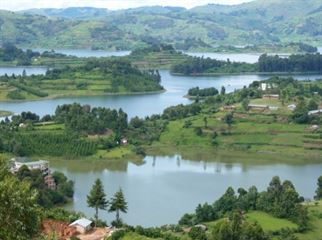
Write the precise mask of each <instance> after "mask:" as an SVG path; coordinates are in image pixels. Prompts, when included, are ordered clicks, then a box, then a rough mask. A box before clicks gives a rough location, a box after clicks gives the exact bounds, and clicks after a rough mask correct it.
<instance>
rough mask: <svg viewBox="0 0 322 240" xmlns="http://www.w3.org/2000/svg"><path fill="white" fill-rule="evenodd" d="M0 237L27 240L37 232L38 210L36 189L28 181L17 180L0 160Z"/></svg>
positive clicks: (8, 239) (9, 239) (5, 239)
mask: <svg viewBox="0 0 322 240" xmlns="http://www.w3.org/2000/svg"><path fill="white" fill-rule="evenodd" d="M0 193H1V194H0V203H1V204H0V239H2V240H11V239H17V240H27V239H32V237H33V236H34V235H35V234H36V233H37V232H38V230H39V229H38V227H39V223H40V211H39V208H38V205H37V204H36V201H37V191H36V190H30V185H29V183H27V182H25V181H19V180H18V179H17V178H16V177H14V176H12V175H11V174H10V173H9V172H7V170H6V163H5V162H4V161H2V160H0Z"/></svg>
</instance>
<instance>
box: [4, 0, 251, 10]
mask: <svg viewBox="0 0 322 240" xmlns="http://www.w3.org/2000/svg"><path fill="white" fill-rule="evenodd" d="M249 1H251V0H198V1H196V0H177V1H173V0H162V1H160V0H11V1H6V0H0V9H5V10H11V11H18V10H23V9H29V8H66V7H78V6H82V7H84V6H87V7H100V8H108V9H112V10H116V9H125V8H135V7H140V6H152V5H162V6H182V7H186V8H192V7H195V6H200V5H205V4H208V3H218V4H230V5H231V4H239V3H243V2H249Z"/></svg>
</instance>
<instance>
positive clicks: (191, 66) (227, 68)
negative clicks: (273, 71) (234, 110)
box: [171, 57, 257, 75]
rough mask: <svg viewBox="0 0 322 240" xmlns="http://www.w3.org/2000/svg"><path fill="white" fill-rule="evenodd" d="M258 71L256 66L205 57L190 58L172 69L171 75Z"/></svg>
mask: <svg viewBox="0 0 322 240" xmlns="http://www.w3.org/2000/svg"><path fill="white" fill-rule="evenodd" d="M256 70H257V68H256V64H249V63H240V62H231V61H230V60H229V59H228V60H227V61H221V60H216V59H211V58H204V57H189V58H188V59H186V60H185V61H183V62H180V63H178V64H175V65H173V66H172V67H171V73H174V74H183V75H198V74H207V73H240V72H255V71H256Z"/></svg>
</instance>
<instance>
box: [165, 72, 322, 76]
mask: <svg viewBox="0 0 322 240" xmlns="http://www.w3.org/2000/svg"><path fill="white" fill-rule="evenodd" d="M170 74H171V75H173V76H185V77H209V76H227V75H236V76H238V75H267V76H270V75H284V76H287V75H312V74H322V72H238V73H195V74H182V73H173V72H170Z"/></svg>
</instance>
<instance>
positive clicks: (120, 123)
mask: <svg viewBox="0 0 322 240" xmlns="http://www.w3.org/2000/svg"><path fill="white" fill-rule="evenodd" d="M55 120H56V121H57V122H58V123H64V124H65V126H66V127H67V128H70V129H72V130H73V131H76V132H84V133H90V134H95V133H104V132H105V131H106V130H107V129H111V130H114V131H116V132H117V133H119V134H122V133H124V131H125V130H126V129H127V127H128V119H127V114H126V113H125V112H123V110H122V109H119V111H116V110H111V109H107V108H101V107H98V108H91V107H90V106H89V105H84V106H82V105H80V104H77V103H74V104H65V105H62V106H58V107H57V108H56V111H55Z"/></svg>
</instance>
